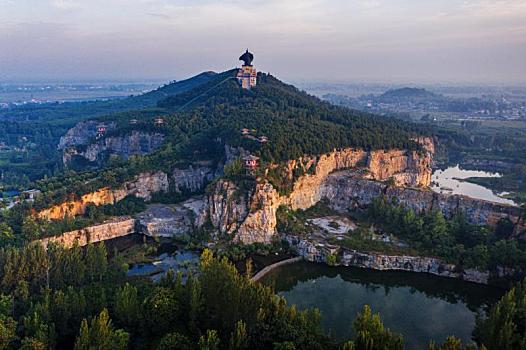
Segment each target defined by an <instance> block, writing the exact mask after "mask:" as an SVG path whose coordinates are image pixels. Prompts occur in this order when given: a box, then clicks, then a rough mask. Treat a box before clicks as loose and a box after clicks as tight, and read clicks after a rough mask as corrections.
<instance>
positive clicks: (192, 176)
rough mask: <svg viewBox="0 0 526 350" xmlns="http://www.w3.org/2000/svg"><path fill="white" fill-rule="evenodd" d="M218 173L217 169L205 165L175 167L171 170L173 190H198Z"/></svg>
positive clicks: (179, 191) (193, 191)
mask: <svg viewBox="0 0 526 350" xmlns="http://www.w3.org/2000/svg"><path fill="white" fill-rule="evenodd" d="M220 173H221V172H220V171H219V170H217V169H212V167H210V166H207V165H201V166H200V165H190V166H189V167H188V168H185V169H178V168H175V169H174V170H173V171H172V180H173V184H174V185H173V190H174V191H175V192H178V193H181V192H192V193H195V192H200V191H202V190H203V189H204V188H205V186H206V185H207V184H208V183H209V182H210V181H212V180H213V179H215V178H216V177H217V176H219V175H220Z"/></svg>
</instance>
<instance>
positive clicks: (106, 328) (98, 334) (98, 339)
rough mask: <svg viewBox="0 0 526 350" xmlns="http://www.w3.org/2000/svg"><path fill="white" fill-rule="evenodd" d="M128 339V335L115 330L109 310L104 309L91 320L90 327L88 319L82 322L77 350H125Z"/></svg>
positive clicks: (76, 343)
mask: <svg viewBox="0 0 526 350" xmlns="http://www.w3.org/2000/svg"><path fill="white" fill-rule="evenodd" d="M128 339H129V334H128V333H126V332H124V331H123V330H120V329H117V330H115V329H114V327H113V325H112V323H111V320H110V316H109V314H108V310H106V309H104V310H102V312H101V313H100V314H99V316H97V317H94V318H93V319H92V320H91V322H90V324H89V326H88V321H87V320H86V319H84V320H82V322H81V326H80V331H79V335H78V337H77V339H76V340H75V350H95V349H97V350H124V349H126V347H127V345H128Z"/></svg>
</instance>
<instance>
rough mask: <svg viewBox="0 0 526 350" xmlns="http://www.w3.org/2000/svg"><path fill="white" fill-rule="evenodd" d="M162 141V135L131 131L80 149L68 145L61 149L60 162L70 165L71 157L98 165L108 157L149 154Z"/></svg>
mask: <svg viewBox="0 0 526 350" xmlns="http://www.w3.org/2000/svg"><path fill="white" fill-rule="evenodd" d="M70 131H71V130H70ZM68 132H69V131H68ZM77 141H78V140H77ZM83 141H85V140H83ZM163 141H164V135H163V134H160V133H145V132H139V131H132V132H131V133H130V134H128V135H124V136H110V137H105V138H103V139H101V140H98V141H96V142H93V143H90V144H88V145H87V146H86V147H82V148H80V149H79V148H77V147H75V145H70V146H68V147H66V148H64V149H63V156H62V160H63V162H64V165H66V166H67V165H68V164H70V163H71V161H72V159H73V157H77V158H78V157H80V158H83V159H84V160H85V161H89V162H92V163H95V164H99V165H100V164H102V163H103V162H104V161H106V160H107V159H108V158H109V157H110V156H119V157H121V158H123V159H128V158H129V157H130V156H132V155H145V154H149V153H151V152H153V151H154V150H155V149H157V148H158V147H159V146H160V145H161V144H162V143H163ZM61 142H62V141H61ZM69 143H71V142H69ZM82 145H85V143H83V144H82ZM59 147H60V146H59Z"/></svg>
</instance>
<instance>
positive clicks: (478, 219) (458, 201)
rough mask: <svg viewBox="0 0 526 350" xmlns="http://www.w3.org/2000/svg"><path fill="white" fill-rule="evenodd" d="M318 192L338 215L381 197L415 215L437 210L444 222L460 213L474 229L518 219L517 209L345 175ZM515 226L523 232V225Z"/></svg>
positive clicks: (336, 176) (332, 178)
mask: <svg viewBox="0 0 526 350" xmlns="http://www.w3.org/2000/svg"><path fill="white" fill-rule="evenodd" d="M320 192H321V194H322V195H323V197H325V198H327V199H328V202H329V204H330V206H331V207H332V208H333V209H335V210H339V211H346V210H348V209H352V208H355V207H365V206H367V205H369V204H370V203H371V202H372V201H373V199H374V198H376V197H379V196H382V195H385V196H387V197H388V198H393V197H396V198H397V199H398V201H399V202H400V203H401V204H403V205H404V206H406V207H408V208H412V209H413V210H414V211H415V212H417V213H419V212H428V211H432V210H440V211H442V213H444V216H445V217H446V218H451V217H452V216H454V215H455V214H456V213H457V212H463V213H464V214H465V216H466V219H467V220H468V221H469V222H470V223H472V224H476V225H486V224H488V225H495V224H497V222H498V221H499V220H500V219H502V218H508V219H510V220H511V221H512V222H513V223H517V222H518V221H519V218H520V208H518V207H514V206H510V205H506V204H500V203H494V202H489V201H484V200H480V199H473V198H469V197H466V196H460V195H449V194H441V193H435V192H432V191H429V190H422V189H414V188H402V187H393V186H387V185H386V184H383V183H380V182H377V181H370V180H365V179H360V178H357V177H356V176H355V175H353V174H352V173H350V172H348V171H341V172H337V173H334V174H331V175H330V176H328V178H327V181H326V182H325V183H324V184H323V186H322V189H321V190H320ZM519 225H520V226H522V227H523V228H524V229H526V225H525V223H524V222H523V221H521V222H520V223H519Z"/></svg>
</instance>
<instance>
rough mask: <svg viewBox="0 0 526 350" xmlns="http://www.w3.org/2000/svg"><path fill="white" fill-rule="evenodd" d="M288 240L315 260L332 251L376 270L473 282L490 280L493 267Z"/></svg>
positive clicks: (344, 261)
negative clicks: (470, 266)
mask: <svg viewBox="0 0 526 350" xmlns="http://www.w3.org/2000/svg"><path fill="white" fill-rule="evenodd" d="M286 239H287V241H288V242H289V243H290V244H291V245H292V246H293V247H296V248H297V250H298V253H299V255H300V256H302V257H303V258H305V259H306V260H308V261H312V262H325V261H326V260H327V256H328V255H329V254H335V253H339V254H340V256H341V261H340V263H339V265H342V266H356V267H363V268H367V269H373V270H382V271H389V270H397V271H410V272H424V273H429V274H432V275H437V276H442V277H451V278H459V279H462V280H465V281H469V282H475V283H480V284H488V281H489V278H490V273H489V271H479V270H475V269H465V270H463V269H460V268H458V267H457V266H455V265H453V264H447V263H445V262H443V261H442V260H440V259H436V258H429V257H422V256H408V255H386V254H380V253H365V252H359V251H356V250H349V249H344V248H339V247H337V246H331V247H328V246H327V245H325V244H320V243H316V242H313V241H309V240H307V239H303V238H299V237H294V236H288V237H286Z"/></svg>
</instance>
